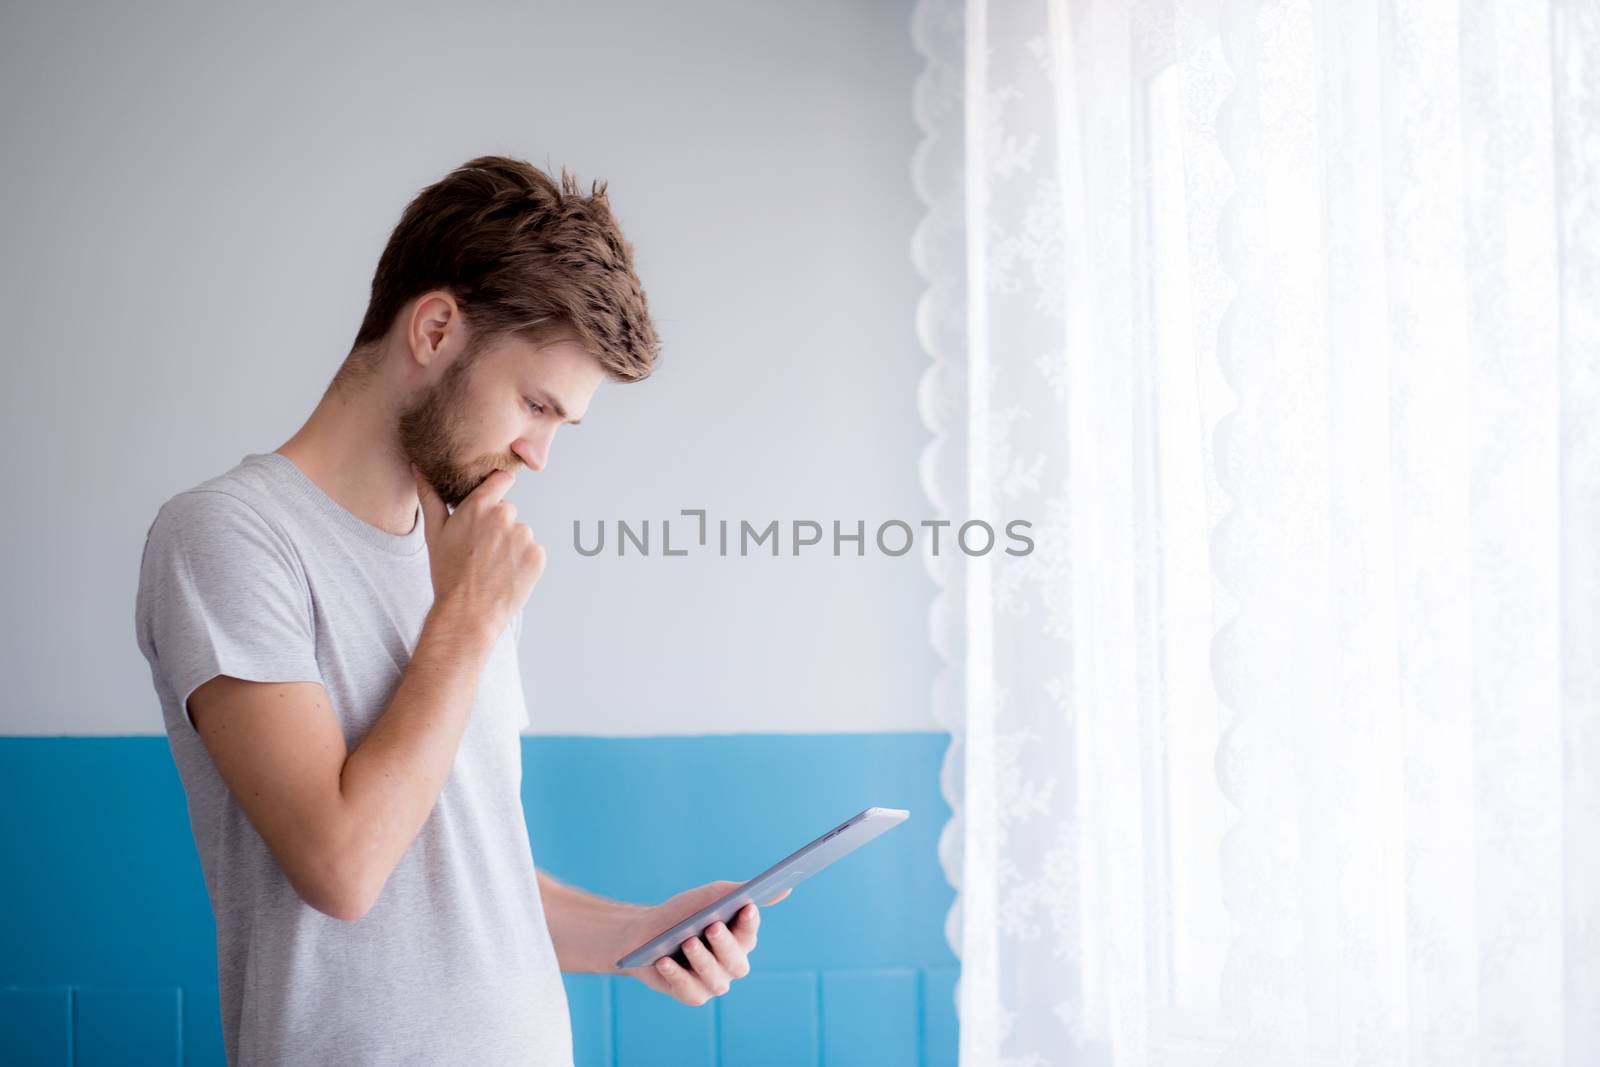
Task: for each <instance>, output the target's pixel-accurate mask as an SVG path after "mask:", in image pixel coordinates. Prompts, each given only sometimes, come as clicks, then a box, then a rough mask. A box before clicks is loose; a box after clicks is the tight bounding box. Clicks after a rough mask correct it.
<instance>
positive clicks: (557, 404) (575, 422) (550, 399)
mask: <svg viewBox="0 0 1600 1067" xmlns="http://www.w3.org/2000/svg"><path fill="white" fill-rule="evenodd" d="M537 392H538V393H539V395H540V396H542V397H544V400H545V403H547V404H549V405H550V410H551V411H554V412H555V413H556V415H557V416H558V417H559V418H561V419H563V420H566V419H567V409H566V408H564V407H562V406H561V401H559V400H557V399H556V398H555V397H554V396H552V395H551V394H550V393H547V392H545V391H544V390H543V389H540V390H537ZM567 425H569V426H582V425H583V420H582V419H571V420H567Z"/></svg>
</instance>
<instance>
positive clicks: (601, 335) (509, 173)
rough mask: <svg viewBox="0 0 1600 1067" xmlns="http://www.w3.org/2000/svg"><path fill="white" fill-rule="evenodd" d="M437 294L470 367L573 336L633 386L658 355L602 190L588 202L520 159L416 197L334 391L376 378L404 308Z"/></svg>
mask: <svg viewBox="0 0 1600 1067" xmlns="http://www.w3.org/2000/svg"><path fill="white" fill-rule="evenodd" d="M437 288H447V289H449V290H450V292H451V293H452V295H454V296H455V298H456V302H457V305H458V306H459V307H460V309H461V312H462V317H463V319H464V320H465V322H466V325H467V327H468V329H470V330H471V331H472V340H471V341H470V342H469V344H468V348H467V351H465V352H464V353H463V356H465V357H467V358H470V357H471V356H472V355H474V354H476V353H477V352H479V351H481V350H482V349H483V348H484V347H485V346H487V345H488V344H490V343H493V342H495V341H497V340H500V339H502V338H506V337H510V336H517V337H521V338H523V339H526V340H528V341H531V342H533V343H536V344H538V343H543V342H545V341H548V340H555V339H557V338H560V337H563V336H570V337H572V338H573V339H575V340H576V341H577V342H578V343H579V344H581V345H582V346H583V347H584V348H585V349H587V350H588V351H589V352H590V353H591V354H593V355H594V356H595V358H597V359H598V360H599V361H600V364H601V366H602V367H604V368H605V371H606V374H607V375H609V376H610V377H611V378H612V379H613V380H616V381H620V382H634V381H639V380H640V379H642V378H646V377H648V376H649V374H650V371H651V368H652V367H653V365H654V363H655V361H656V357H657V355H658V353H659V350H660V341H659V340H658V338H657V337H656V331H655V326H654V324H653V323H652V322H651V321H650V312H649V308H648V307H647V305H646V303H645V295H644V289H643V288H642V287H641V286H640V285H639V279H638V277H637V276H636V275H635V274H634V272H633V246H632V245H630V244H629V243H628V241H627V240H626V239H625V238H624V237H623V236H622V230H621V228H620V227H618V225H617V221H616V219H615V218H614V217H613V216H612V214H611V205H610V202H609V201H608V200H607V198H606V183H605V182H603V181H597V182H594V183H593V184H592V185H591V190H590V195H588V196H582V195H580V194H579V192H578V182H577V179H576V178H574V177H573V176H572V175H570V174H568V173H567V171H566V169H565V168H562V171H561V184H560V185H559V186H558V185H557V184H556V183H555V181H554V180H552V179H551V177H550V176H549V175H548V174H546V173H544V171H542V170H540V169H538V168H537V167H535V166H532V165H531V164H529V163H526V162H523V161H522V160H518V159H508V158H506V157H505V156H479V157H478V158H477V159H473V160H471V161H469V162H467V163H464V164H462V165H461V166H460V167H457V168H456V169H455V170H454V171H452V172H451V173H449V174H448V175H446V176H445V177H444V178H443V179H441V180H440V181H438V182H435V183H434V184H433V185H430V186H428V187H427V188H426V189H423V190H422V192H420V193H418V194H417V196H416V199H414V200H412V201H411V203H410V204H409V205H407V207H406V210H405V213H404V214H403V215H401V217H400V222H399V224H398V225H396V226H395V228H394V232H393V233H392V234H390V236H389V243H388V245H387V247H385V248H384V250H383V255H382V257H381V258H380V259H379V260H378V269H377V272H376V273H375V274H374V275H373V277H372V297H371V300H370V301H369V302H368V304H367V314H366V318H365V319H363V320H362V323H361V329H360V330H359V331H358V332H357V334H356V339H355V344H354V345H353V346H352V351H351V354H350V357H349V358H348V359H346V360H345V363H344V366H343V367H341V368H340V369H339V373H338V375H337V376H335V378H334V381H333V385H334V386H338V385H341V384H353V383H355V382H357V381H359V380H360V379H362V378H365V377H367V376H368V375H369V374H371V373H372V371H373V370H375V369H376V367H377V363H378V361H379V360H380V359H381V358H382V352H381V349H380V346H379V344H378V342H379V341H380V340H382V338H383V337H384V336H385V335H387V334H388V332H389V328H390V327H391V326H392V325H393V324H394V321H395V317H396V316H397V315H398V314H399V313H400V310H401V309H402V308H403V307H404V306H405V303H406V301H408V300H410V299H411V298H413V297H415V296H418V295H420V294H422V293H425V292H427V291H428V290H430V289H437Z"/></svg>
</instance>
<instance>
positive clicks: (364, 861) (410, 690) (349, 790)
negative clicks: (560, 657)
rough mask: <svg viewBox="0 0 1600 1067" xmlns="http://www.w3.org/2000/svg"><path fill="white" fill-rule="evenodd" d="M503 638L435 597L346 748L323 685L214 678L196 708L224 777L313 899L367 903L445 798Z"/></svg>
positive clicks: (360, 910)
mask: <svg viewBox="0 0 1600 1067" xmlns="http://www.w3.org/2000/svg"><path fill="white" fill-rule="evenodd" d="M494 641H495V635H492V634H489V633H487V632H486V630H485V628H484V627H483V626H482V624H481V623H479V622H476V621H474V620H472V619H470V618H468V617H466V616H461V615H457V614H454V613H452V611H451V608H450V605H448V604H440V603H439V602H435V605H434V608H433V609H432V610H430V612H429V614H428V617H427V621H426V622H425V623H424V625H423V628H422V632H421V634H420V635H419V637H418V640H417V648H416V651H415V654H414V655H413V657H412V660H411V663H410V664H409V665H408V666H407V667H406V670H405V672H404V674H403V675H402V677H401V680H400V684H399V686H398V687H397V689H396V690H395V693H394V696H393V697H392V698H391V699H390V701H389V705H388V706H387V707H386V708H385V709H384V711H383V713H382V715H381V716H380V717H379V718H378V720H377V722H375V723H374V724H373V726H372V728H371V729H370V730H369V731H368V733H367V735H366V737H365V738H363V739H362V741H361V743H360V744H359V745H357V746H356V749H355V751H354V752H350V753H348V754H347V750H346V746H345V741H344V734H343V733H342V731H341V730H340V727H339V723H338V720H337V718H336V717H335V715H334V712H333V705H332V703H331V701H329V699H328V695H327V692H326V691H325V690H324V688H323V687H322V685H320V684H318V683H314V682H288V683H275V682H251V681H244V680H241V679H238V678H233V677H230V676H227V675H218V676H217V677H215V678H212V679H211V680H210V681H208V682H206V683H205V684H204V685H201V686H200V687H199V688H197V689H196V690H195V691H194V693H193V694H192V695H191V696H190V698H189V712H190V715H191V716H192V717H193V719H194V722H195V727H196V729H197V730H198V731H199V733H200V737H201V740H202V741H203V742H204V743H205V746H206V749H207V751H208V752H210V754H211V758H212V761H213V762H214V763H215V764H216V766H217V770H218V772H219V773H220V774H221V775H222V778H223V780H224V781H225V782H226V783H227V785H228V788H229V790H230V791H231V792H232V793H233V795H234V797H235V799H237V800H238V802H239V805H240V807H242V808H243V809H244V812H245V814H246V816H247V817H248V818H249V819H250V822H251V824H252V825H253V826H254V827H255V828H256V830H257V832H258V833H260V834H261V837H262V839H263V840H264V841H265V842H266V844H267V847H268V848H269V849H270V850H271V851H272V854H273V856H274V857H275V858H276V859H277V861H278V863H279V865H280V866H281V867H282V868H283V869H284V872H285V874H286V875H287V876H288V878H289V880H290V883H291V884H292V885H293V886H294V888H295V891H296V892H297V893H299V895H300V896H301V898H302V899H304V900H305V901H306V903H308V904H310V905H311V906H312V907H314V908H316V909H317V910H319V911H322V912H325V913H326V914H328V915H332V916H334V917H335V918H340V919H358V918H360V917H361V916H363V915H365V914H366V913H367V911H368V910H370V909H371V907H372V904H373V902H374V901H376V899H377V897H378V893H379V892H380V890H382V888H383V885H384V883H385V882H387V881H388V878H389V875H390V874H391V873H392V872H393V871H394V868H395V867H396V865H398V864H399V862H400V858H401V857H402V856H403V855H404V854H405V851H406V849H407V848H409V847H410V846H411V842H412V841H413V840H414V839H415V838H416V835H417V833H418V832H419V831H420V830H421V829H422V824H423V823H424V822H425V821H426V820H427V817H428V813H429V812H430V811H432V810H433V805H434V804H435V803H436V802H437V801H438V798H439V792H440V790H441V789H442V788H443V787H444V782H445V779H446V777H447V776H448V775H449V773H450V767H451V765H452V764H453V762H454V760H455V755H456V750H457V748H458V746H459V745H460V742H461V735H462V733H463V732H464V731H465V729H466V723H467V718H468V715H469V714H470V711H471V708H472V701H473V697H474V695H475V693H476V690H477V684H478V678H479V675H480V674H481V673H482V671H483V667H484V665H485V663H486V662H487V660H488V657H489V654H490V652H491V651H492V650H493V648H494Z"/></svg>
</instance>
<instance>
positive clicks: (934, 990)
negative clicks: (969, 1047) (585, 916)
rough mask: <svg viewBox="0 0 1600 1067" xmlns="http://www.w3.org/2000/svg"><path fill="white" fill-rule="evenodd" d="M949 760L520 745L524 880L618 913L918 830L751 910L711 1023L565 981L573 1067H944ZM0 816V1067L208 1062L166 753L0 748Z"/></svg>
mask: <svg viewBox="0 0 1600 1067" xmlns="http://www.w3.org/2000/svg"><path fill="white" fill-rule="evenodd" d="M946 743H947V738H946V737H945V736H944V735H942V734H929V733H900V734H826V735H810V734H803V735H770V734H745V735H732V736H714V737H671V738H628V739H598V738H556V737H527V738H524V739H523V759H524V774H523V801H524V806H525V808H526V810H527V815H528V829H529V834H530V836H531V839H532V842H533V849H534V856H535V859H536V860H537V862H538V863H539V864H540V866H541V867H543V868H545V869H546V870H548V871H550V872H551V873H552V874H555V875H556V876H557V877H559V878H562V879H564V880H566V881H570V882H573V883H575V884H577V885H580V886H583V887H585V888H587V889H591V890H593V891H595V892H598V893H602V894H605V895H607V896H613V897H618V898H621V899H629V900H639V901H647V900H655V899H660V898H663V897H666V896H669V895H671V894H672V893H675V892H677V891H679V890H681V889H684V888H687V887H688V886H691V885H696V884H699V883H701V882H705V881H710V880H712V879H716V878H729V879H740V878H746V877H749V876H750V875H753V874H755V873H756V872H757V871H759V870H761V869H762V868H764V867H766V866H768V865H769V864H770V863H771V862H773V861H774V860H775V859H777V858H778V857H779V856H781V855H784V854H786V853H788V852H790V851H792V850H793V849H795V848H797V847H798V846H799V845H801V844H803V843H805V842H806V841H808V840H810V838H811V837H813V836H815V835H816V834H817V833H818V832H819V831H820V830H822V829H826V828H827V827H829V826H831V825H833V824H834V823H836V822H838V821H840V820H842V819H843V818H845V817H846V816H848V815H852V814H854V813H855V812H857V811H859V810H860V809H862V808H864V807H867V806H869V805H873V804H877V805H882V806H885V807H903V808H909V809H910V810H911V812H912V816H911V818H910V819H909V820H908V821H907V822H906V823H905V824H903V825H902V826H900V827H899V828H897V829H895V830H894V831H892V832H891V833H889V834H888V835H886V836H885V837H883V838H882V839H881V840H879V841H876V842H874V843H873V844H872V845H870V846H868V847H867V848H865V849H863V850H862V851H860V852H858V853H855V854H853V855H851V856H849V857H847V858H846V859H844V860H842V861H841V862H840V863H839V864H838V865H837V866H835V867H833V868H830V869H829V870H827V871H825V872H823V873H822V874H819V875H818V876H816V877H815V878H814V879H812V880H811V881H808V882H806V883H804V884H802V885H801V886H800V887H799V888H798V889H796V891H795V893H794V894H793V895H792V896H791V897H790V898H789V899H787V900H785V901H784V902H782V903H781V904H778V905H775V906H774V907H772V908H770V909H767V910H766V911H765V912H764V913H763V922H762V927H761V940H760V944H759V946H758V947H757V950H756V954H755V956H754V957H753V958H752V962H753V964H754V971H753V973H752V974H751V976H750V977H748V978H745V979H743V980H741V981H739V982H736V983H735V984H734V988H733V989H732V990H731V991H730V992H729V993H728V994H727V995H726V996H723V997H719V998H716V999H715V1000H713V1001H712V1002H711V1003H710V1004H708V1005H706V1006H704V1007H701V1008H689V1007H686V1006H684V1005H680V1004H677V1003H676V1002H674V1001H672V1000H670V999H668V998H666V997H663V996H661V995H659V994H656V993H653V992H651V991H650V990H648V989H645V988H644V987H643V986H641V985H639V983H637V982H634V981H631V980H626V979H613V978H608V977H604V976H595V975H569V976H567V989H568V994H569V997H570V1000H571V1005H572V1021H573V1039H574V1045H575V1049H576V1054H577V1062H578V1064H579V1065H599V1064H606V1065H610V1064H616V1065H619V1067H631V1065H637V1064H688V1065H694V1064H723V1065H727V1067H734V1065H740V1064H761V1065H769V1064H771V1065H786V1064H817V1065H822V1064H825V1065H826V1067H842V1065H848V1064H873V1065H892V1064H907V1065H913V1064H928V1065H937V1064H954V1063H955V1060H956V1034H955V1011H954V1005H953V990H954V983H955V976H956V969H955V968H956V960H955V958H954V957H953V956H952V955H951V953H950V951H949V949H948V947H947V946H946V944H945V941H944V935H943V929H944V917H945V913H946V912H947V911H948V909H949V906H950V903H951V899H952V891H951V890H950V888H949V887H948V886H947V885H946V884H945V882H944V879H943V876H942V874H941V873H940V870H939V866H938V861H937V857H936V854H935V846H936V842H937V840H938V834H939V830H940V829H941V828H942V827H943V825H944V822H945V820H946V819H947V818H948V817H949V811H948V809H947V808H946V807H945V805H944V802H943V800H942V799H941V798H940V796H939V790H938V776H939V763H940V760H941V759H942V757H943V754H944V750H945V746H946ZM0 805H3V810H4V811H5V812H6V816H5V818H4V820H3V821H0V850H3V855H4V856H5V860H6V869H7V874H6V877H5V879H4V881H3V883H0V914H3V915H4V922H0V1062H4V1063H7V1064H10V1063H21V1064H31V1063H48V1064H62V1065H67V1064H76V1065H81V1067H88V1065H94V1064H119V1065H126V1064H144V1063H151V1064H163V1065H169V1067H170V1065H174V1064H189V1065H200V1064H206V1065H212V1064H216V1065H221V1064H223V1062H224V1061H223V1054H222V1035H221V1028H220V1023H219V1022H218V1017H217V993H216V957H215V951H216V949H215V932H214V929H213V926H212V920H211V911H210V905H209V903H208V901H207V899H206V894H205V886H204V883H203V882H202V880H201V877H200V867H199V860H198V858H197V857H196V856H195V851H194V842H193V838H192V837H191V835H190V831H189V824H188V815H187V811H186V808H185V806H184V798H183V790H182V786H181V784H180V783H179V781H178V777H177V772H176V770H175V769H174V768H173V765H172V760H171V756H170V754H169V752H168V749H167V742H166V739H165V738H164V737H114V738H20V737H8V738H0Z"/></svg>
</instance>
